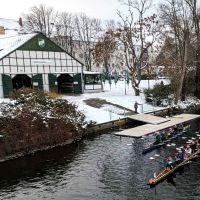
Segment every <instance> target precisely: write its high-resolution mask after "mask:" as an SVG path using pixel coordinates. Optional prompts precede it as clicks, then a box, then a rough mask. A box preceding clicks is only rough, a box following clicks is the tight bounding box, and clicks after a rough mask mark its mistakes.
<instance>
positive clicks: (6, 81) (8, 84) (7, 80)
mask: <svg viewBox="0 0 200 200" xmlns="http://www.w3.org/2000/svg"><path fill="white" fill-rule="evenodd" d="M2 83H3V94H4V98H9V97H10V93H11V92H12V90H13V83H12V78H11V77H10V76H8V75H5V74H2Z"/></svg>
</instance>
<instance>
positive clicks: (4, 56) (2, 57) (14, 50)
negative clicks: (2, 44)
mask: <svg viewBox="0 0 200 200" xmlns="http://www.w3.org/2000/svg"><path fill="white" fill-rule="evenodd" d="M32 34H33V33H32ZM24 35H27V34H24ZM37 35H38V34H36V35H35V36H33V37H31V38H30V39H33V38H34V37H36V36H37ZM25 43H26V42H25ZM25 43H23V44H22V45H24V44H25ZM22 45H20V46H19V47H17V48H15V49H14V50H12V51H10V52H9V53H7V54H6V55H5V56H3V57H2V58H0V60H2V59H4V58H5V57H6V56H7V55H9V54H11V53H13V52H14V51H16V50H17V49H18V48H20V47H21V46H22Z"/></svg>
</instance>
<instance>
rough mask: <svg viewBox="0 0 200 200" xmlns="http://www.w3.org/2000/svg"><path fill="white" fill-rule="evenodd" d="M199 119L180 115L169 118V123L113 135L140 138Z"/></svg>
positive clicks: (136, 128) (192, 115) (147, 125)
mask: <svg viewBox="0 0 200 200" xmlns="http://www.w3.org/2000/svg"><path fill="white" fill-rule="evenodd" d="M199 117H200V115H194V114H181V115H177V116H174V117H171V118H169V119H170V120H169V121H167V122H164V123H161V124H145V125H142V126H138V127H135V128H130V129H126V130H124V131H121V132H117V133H115V135H118V136H124V137H134V138H140V137H142V136H144V135H148V134H151V133H154V132H155V131H160V130H163V129H166V128H169V127H172V126H174V125H177V124H180V123H183V122H187V121H190V120H194V119H197V118H199Z"/></svg>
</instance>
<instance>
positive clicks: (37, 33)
mask: <svg viewBox="0 0 200 200" xmlns="http://www.w3.org/2000/svg"><path fill="white" fill-rule="evenodd" d="M31 34H33V33H31ZM35 34H36V35H34V36H33V37H31V38H30V39H29V40H31V39H33V38H35V37H36V36H38V35H39V34H41V35H43V36H44V37H46V38H47V39H48V40H49V41H51V42H52V43H53V44H54V45H56V46H57V47H59V48H60V49H62V50H63V51H64V52H65V53H66V54H68V55H69V56H71V57H72V58H73V59H74V60H76V61H77V62H78V63H79V64H81V65H82V67H83V66H84V64H83V63H82V62H80V61H79V60H78V59H77V58H75V57H74V56H73V55H71V54H70V53H68V52H67V51H66V50H65V49H63V48H62V47H61V46H59V45H58V44H56V43H55V42H54V41H52V40H51V39H50V38H48V37H47V36H46V35H44V34H43V33H41V32H35ZM24 35H26V34H24ZM29 40H28V41H29ZM28 41H26V42H25V43H23V44H22V45H20V46H19V47H17V48H16V49H14V50H13V51H11V52H9V53H8V54H6V55H5V56H3V57H2V58H0V60H2V59H3V58H5V57H6V56H7V55H9V54H11V53H13V52H14V51H16V50H17V49H18V48H20V47H21V46H23V45H24V44H26V43H27V42H28Z"/></svg>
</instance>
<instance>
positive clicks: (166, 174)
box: [147, 150, 200, 187]
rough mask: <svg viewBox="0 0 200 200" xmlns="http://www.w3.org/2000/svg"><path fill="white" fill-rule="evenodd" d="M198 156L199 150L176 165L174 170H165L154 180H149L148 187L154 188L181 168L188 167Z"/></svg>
mask: <svg viewBox="0 0 200 200" xmlns="http://www.w3.org/2000/svg"><path fill="white" fill-rule="evenodd" d="M198 154H200V150H198V151H196V152H195V153H193V154H192V155H191V156H190V157H189V158H187V159H185V160H184V161H182V162H181V163H180V164H178V165H176V166H175V167H174V168H172V169H170V168H165V169H164V170H163V171H162V172H161V173H159V174H158V175H157V176H155V177H154V178H151V179H149V182H148V183H147V184H148V185H150V187H154V186H156V185H157V184H159V183H161V182H163V181H164V180H166V179H167V178H169V177H170V176H172V175H173V174H174V173H175V172H177V171H178V170H179V169H180V168H182V167H184V166H185V165H188V164H189V163H191V162H192V160H193V159H195V158H196V157H198Z"/></svg>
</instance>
